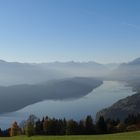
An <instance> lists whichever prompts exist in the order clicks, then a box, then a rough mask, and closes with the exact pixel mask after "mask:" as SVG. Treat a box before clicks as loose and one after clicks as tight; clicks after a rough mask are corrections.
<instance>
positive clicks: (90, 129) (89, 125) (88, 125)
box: [85, 116, 94, 135]
mask: <svg viewBox="0 0 140 140" xmlns="http://www.w3.org/2000/svg"><path fill="white" fill-rule="evenodd" d="M85 131H86V134H88V135H91V134H94V124H93V120H92V117H91V116H87V118H86V120H85Z"/></svg>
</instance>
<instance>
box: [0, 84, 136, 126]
mask: <svg viewBox="0 0 140 140" xmlns="http://www.w3.org/2000/svg"><path fill="white" fill-rule="evenodd" d="M132 94H135V92H133V91H132V88H131V87H127V86H125V83H123V82H116V81H104V83H103V84H102V85H101V86H100V87H98V88H96V89H94V90H93V91H92V92H91V93H90V94H88V95H87V96H85V97H83V98H80V99H75V100H64V101H53V100H46V101H42V102H39V103H36V104H33V105H30V106H27V107H25V108H23V109H21V110H19V111H16V112H13V113H8V114H5V115H0V127H1V128H7V127H9V125H10V124H11V123H12V122H13V121H15V120H16V121H18V122H20V121H21V120H25V119H27V117H28V116H29V115H30V114H35V115H36V116H38V117H43V116H46V115H47V116H49V117H57V118H64V117H65V118H68V119H70V118H74V119H82V118H84V117H85V116H87V115H92V116H93V117H95V115H96V113H97V112H98V111H99V110H101V109H103V108H105V107H108V106H110V105H112V104H113V103H115V102H116V101H118V100H119V99H122V98H124V97H127V96H129V95H132Z"/></svg>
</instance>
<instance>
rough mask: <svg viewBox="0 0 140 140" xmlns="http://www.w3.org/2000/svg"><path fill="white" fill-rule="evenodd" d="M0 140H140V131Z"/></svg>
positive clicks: (2, 139) (1, 139)
mask: <svg viewBox="0 0 140 140" xmlns="http://www.w3.org/2000/svg"><path fill="white" fill-rule="evenodd" d="M0 140H140V131H137V132H129V133H119V134H111V135H94V136H34V137H30V138H28V137H26V136H18V137H10V138H0Z"/></svg>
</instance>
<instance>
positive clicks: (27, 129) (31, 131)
mask: <svg viewBox="0 0 140 140" xmlns="http://www.w3.org/2000/svg"><path fill="white" fill-rule="evenodd" d="M25 134H26V135H27V136H28V137H31V136H33V135H34V134H35V129H34V124H33V123H32V122H27V123H26V127H25Z"/></svg>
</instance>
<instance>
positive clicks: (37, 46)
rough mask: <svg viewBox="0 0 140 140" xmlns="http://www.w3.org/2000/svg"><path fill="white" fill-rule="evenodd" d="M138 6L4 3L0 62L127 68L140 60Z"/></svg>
mask: <svg viewBox="0 0 140 140" xmlns="http://www.w3.org/2000/svg"><path fill="white" fill-rule="evenodd" d="M139 7H140V1H139V0H0V59H4V60H7V61H19V62H52V61H71V60H74V61H97V62H100V63H112V62H127V61H130V60H132V59H134V58H137V57H140V8H139Z"/></svg>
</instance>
